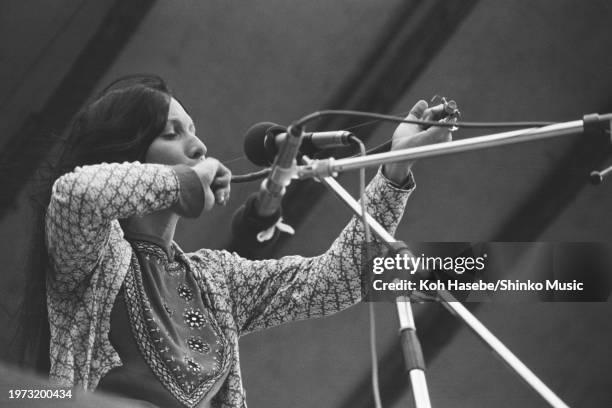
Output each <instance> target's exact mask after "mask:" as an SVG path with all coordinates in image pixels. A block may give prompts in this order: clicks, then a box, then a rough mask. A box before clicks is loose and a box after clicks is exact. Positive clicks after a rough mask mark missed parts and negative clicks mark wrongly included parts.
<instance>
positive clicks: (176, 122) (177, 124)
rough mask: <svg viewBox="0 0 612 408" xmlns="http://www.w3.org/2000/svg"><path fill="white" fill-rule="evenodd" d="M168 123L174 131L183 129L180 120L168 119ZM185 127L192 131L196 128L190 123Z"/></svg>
mask: <svg viewBox="0 0 612 408" xmlns="http://www.w3.org/2000/svg"><path fill="white" fill-rule="evenodd" d="M168 123H170V124H172V126H173V127H174V128H175V129H183V127H184V126H183V122H182V121H181V120H180V119H177V118H170V119H168ZM187 127H188V128H190V129H193V130H195V128H196V127H195V124H194V123H193V122H191V121H190V122H188V123H187Z"/></svg>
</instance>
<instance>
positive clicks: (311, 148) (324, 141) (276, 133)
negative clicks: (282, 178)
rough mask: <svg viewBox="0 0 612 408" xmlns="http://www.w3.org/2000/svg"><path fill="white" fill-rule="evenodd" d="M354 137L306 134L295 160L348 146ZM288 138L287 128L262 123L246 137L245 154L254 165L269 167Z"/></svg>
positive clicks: (339, 132) (336, 133) (340, 132)
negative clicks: (325, 150) (350, 139)
mask: <svg viewBox="0 0 612 408" xmlns="http://www.w3.org/2000/svg"><path fill="white" fill-rule="evenodd" d="M352 135H353V134H352V133H351V132H349V131H346V130H335V131H329V132H311V133H305V134H304V135H303V137H302V142H301V144H300V145H299V146H298V148H299V149H298V152H297V154H296V157H295V158H297V157H298V156H302V155H312V154H314V153H317V152H319V151H321V150H324V149H329V148H332V147H340V146H347V145H349V144H350V141H349V138H350V137H351V136H352ZM287 138H288V136H287V128H285V127H283V126H280V125H277V124H275V123H272V122H260V123H257V124H255V125H253V126H251V127H250V128H249V130H247V132H246V134H245V136H244V152H245V154H246V156H247V158H248V159H249V160H250V161H251V162H252V163H253V164H256V165H258V166H269V165H271V164H272V163H273V162H274V158H275V157H276V155H277V154H278V153H279V151H280V148H281V146H282V145H283V144H284V143H285V141H286V140H287Z"/></svg>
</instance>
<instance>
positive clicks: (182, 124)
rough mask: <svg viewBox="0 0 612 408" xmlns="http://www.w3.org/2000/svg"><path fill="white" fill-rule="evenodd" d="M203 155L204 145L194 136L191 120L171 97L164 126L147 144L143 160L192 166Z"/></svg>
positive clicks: (204, 152)
mask: <svg viewBox="0 0 612 408" xmlns="http://www.w3.org/2000/svg"><path fill="white" fill-rule="evenodd" d="M205 155H206V146H205V145H204V143H202V141H201V140H200V139H198V137H197V136H196V130H195V125H194V124H193V120H191V117H190V116H189V114H188V113H187V112H186V111H185V109H184V108H183V106H182V105H181V104H180V103H178V101H177V100H176V99H174V98H171V100H170V107H169V109H168V120H167V121H166V127H165V128H164V131H163V132H162V133H161V134H160V135H159V136H157V137H156V138H155V139H154V140H153V143H151V145H150V146H149V149H148V150H147V153H146V154H145V162H147V163H159V164H168V165H174V164H186V165H188V166H193V165H195V164H196V163H198V162H199V161H200V160H202V159H203V158H204V157H205Z"/></svg>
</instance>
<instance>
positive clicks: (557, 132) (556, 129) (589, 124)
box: [297, 113, 612, 179]
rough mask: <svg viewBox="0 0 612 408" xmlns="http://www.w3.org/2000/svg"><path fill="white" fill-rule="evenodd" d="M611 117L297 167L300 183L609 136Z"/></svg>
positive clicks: (585, 118) (586, 116)
mask: <svg viewBox="0 0 612 408" xmlns="http://www.w3.org/2000/svg"><path fill="white" fill-rule="evenodd" d="M611 122H612V113H608V114H605V115H599V114H596V113H594V114H590V115H585V116H584V117H583V119H582V120H575V121H571V122H563V123H556V124H554V125H549V126H543V127H539V128H529V129H521V130H514V131H510V132H503V133H495V134H491V135H485V136H478V137H471V138H469V139H463V140H457V141H452V142H444V143H437V144H433V145H427V146H419V147H413V148H409V149H401V150H395V151H390V152H386V153H377V154H372V155H369V156H365V157H363V156H362V157H348V158H344V159H338V160H336V159H334V158H333V157H332V158H329V159H323V160H313V161H312V162H310V163H308V164H307V165H305V166H298V168H297V176H298V178H300V179H305V178H312V177H327V176H336V175H337V174H338V173H340V172H343V171H347V170H357V169H360V168H362V167H373V166H379V165H381V164H386V163H394V162H399V161H405V160H415V159H423V158H427V157H436V156H443V155H447V154H454V153H461V152H467V151H472V150H480V149H486V148H489V147H498V146H504V145H508V144H515V143H521V142H532V141H536V140H542V139H549V138H555V137H560V136H568V135H575V134H578V133H582V132H585V133H587V134H588V135H590V134H594V133H600V132H602V131H605V132H607V133H609V132H610V127H611Z"/></svg>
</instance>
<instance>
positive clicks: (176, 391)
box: [125, 241, 231, 407]
mask: <svg viewBox="0 0 612 408" xmlns="http://www.w3.org/2000/svg"><path fill="white" fill-rule="evenodd" d="M132 245H133V247H134V249H135V251H134V254H133V255H132V267H131V268H130V271H129V272H128V275H127V276H126V279H125V301H126V308H127V310H128V316H129V320H130V325H131V326H132V331H133V334H134V338H135V340H136V343H137V344H138V348H139V349H140V352H141V353H142V355H143V357H144V359H145V361H146V362H147V364H148V365H149V367H151V370H152V371H153V373H154V374H155V376H156V377H157V378H158V379H159V381H160V382H161V383H162V384H163V385H164V387H165V388H166V389H168V391H170V393H171V394H172V395H173V396H174V397H175V398H176V399H177V400H178V401H180V402H181V403H182V404H184V405H185V406H187V407H193V406H195V405H197V404H198V403H199V402H200V401H201V400H202V399H203V398H204V397H205V396H206V394H207V392H208V391H209V390H210V389H211V388H212V387H213V386H214V384H215V383H216V382H217V381H218V380H219V379H220V378H221V377H222V375H223V374H224V373H225V372H226V370H227V369H228V368H229V365H230V361H231V358H230V357H231V356H230V354H231V351H230V350H231V347H229V346H228V344H227V341H226V339H225V337H224V336H223V335H222V333H221V330H219V327H218V326H217V324H216V322H215V320H214V319H213V318H212V316H211V315H210V314H209V313H208V311H207V310H206V309H203V310H200V309H199V308H198V307H194V306H189V307H185V310H184V312H183V313H182V314H181V315H177V316H176V318H172V319H171V320H172V322H173V324H174V326H180V325H183V326H185V327H186V328H187V330H189V331H190V332H193V333H194V334H193V335H190V336H188V337H187V338H186V339H185V340H181V341H180V342H181V343H182V344H183V347H177V345H176V341H177V340H176V339H173V338H171V336H170V334H169V333H168V330H167V329H166V327H164V325H163V324H161V323H160V320H161V319H158V318H156V317H155V316H156V313H164V314H166V315H167V316H168V315H169V316H172V315H173V313H172V311H171V308H170V306H169V305H168V304H167V303H166V302H162V307H161V310H159V311H155V310H154V309H155V307H154V305H153V304H152V303H151V301H150V299H149V298H148V295H147V293H146V291H145V289H144V285H143V272H142V269H141V267H140V264H139V262H138V257H137V255H136V253H137V252H139V253H140V254H141V255H142V256H143V258H144V259H145V260H146V261H147V262H150V261H159V267H160V268H164V267H165V266H166V265H169V264H171V263H174V264H177V265H179V266H180V268H175V269H174V271H173V273H172V275H170V274H169V275H170V277H167V278H166V280H167V281H170V282H171V283H174V282H176V281H178V280H181V279H182V280H183V281H184V279H185V273H186V271H187V270H188V266H186V265H184V264H182V263H181V262H169V261H168V260H167V255H166V254H165V252H163V250H161V248H159V247H157V246H156V245H152V244H149V243H147V242H144V241H133V242H132ZM155 263H156V264H157V262H155ZM176 287H177V288H179V289H178V290H177V291H175V296H177V299H178V301H179V302H185V301H186V300H187V298H188V299H189V300H193V299H194V298H195V293H194V290H193V289H192V288H190V287H189V286H188V285H187V284H186V283H180V284H178V285H177V286H176ZM184 305H185V306H187V305H186V304H185V303H184ZM179 329H180V327H179ZM177 331H179V330H177ZM206 333H208V334H206ZM211 334H212V336H213V337H210V335H211ZM204 335H206V336H208V337H210V338H211V339H212V340H213V341H215V342H216V344H219V347H217V348H216V349H215V350H214V353H211V351H212V350H211V347H210V346H209V344H208V343H207V341H206V340H205V339H204V337H203V336H204ZM181 350H182V351H181ZM177 353H180V354H177Z"/></svg>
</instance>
